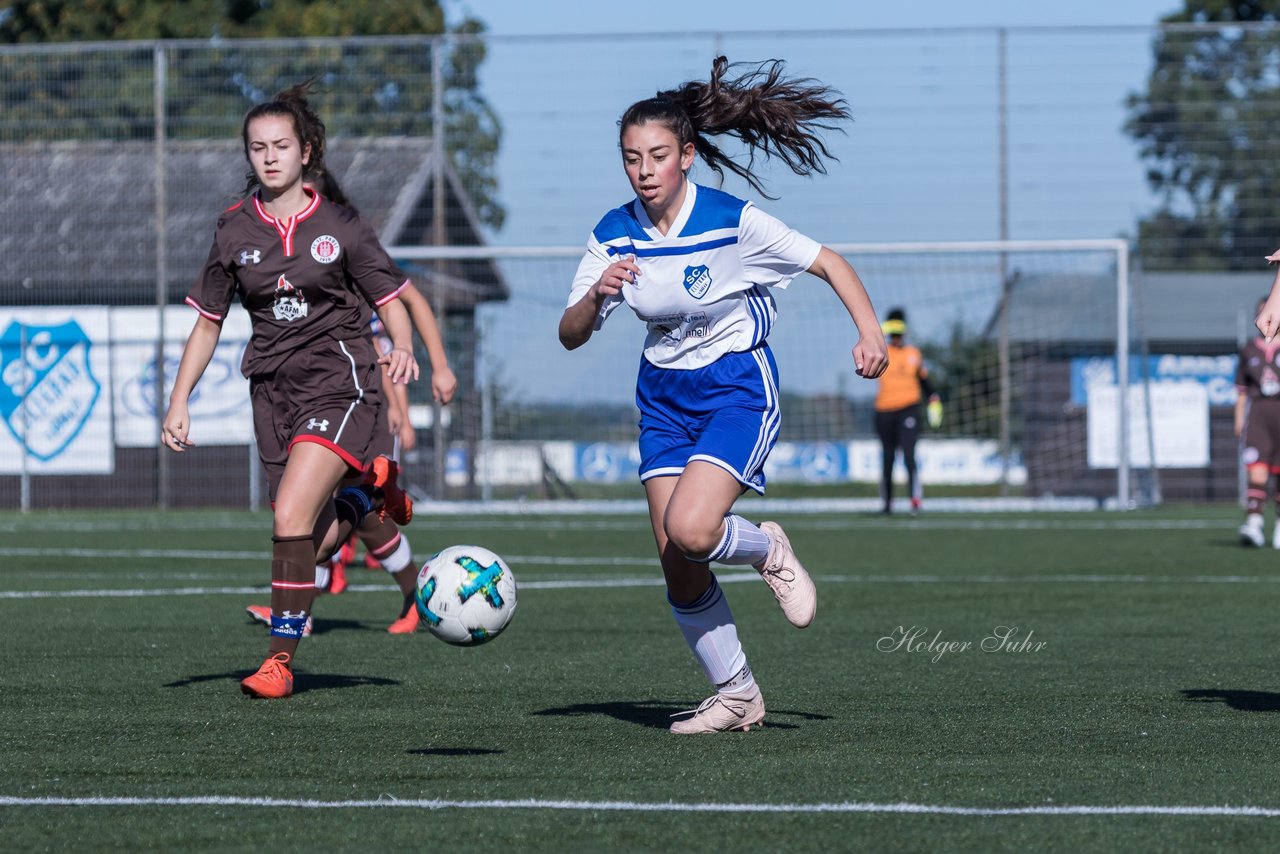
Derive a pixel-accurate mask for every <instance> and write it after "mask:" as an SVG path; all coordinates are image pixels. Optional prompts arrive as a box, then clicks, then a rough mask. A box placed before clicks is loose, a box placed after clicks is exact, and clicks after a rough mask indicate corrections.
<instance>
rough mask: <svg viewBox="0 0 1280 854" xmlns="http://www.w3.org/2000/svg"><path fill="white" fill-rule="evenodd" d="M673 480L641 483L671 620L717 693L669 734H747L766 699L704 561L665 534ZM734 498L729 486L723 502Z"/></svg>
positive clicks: (726, 604)
mask: <svg viewBox="0 0 1280 854" xmlns="http://www.w3.org/2000/svg"><path fill="white" fill-rule="evenodd" d="M676 481H677V479H676V478H674V477H660V478H653V479H650V480H647V481H646V482H645V491H646V493H647V495H648V497H649V512H650V519H651V521H652V523H653V532H654V538H655V540H656V542H657V546H658V552H659V555H660V556H661V560H662V571H663V575H664V576H665V578H666V581H667V601H668V603H669V604H670V605H671V612H672V615H673V616H674V617H675V620H676V624H677V625H678V626H679V627H680V632H681V634H683V635H684V638H685V642H686V643H687V644H688V645H689V649H690V651H691V652H692V653H693V656H694V658H695V659H696V660H697V661H698V664H699V665H701V667H702V669H703V672H704V673H705V674H706V675H707V679H708V681H710V682H711V684H712V685H714V686H715V689H716V691H715V693H714V694H713V695H712V696H710V697H708V698H707V699H706V700H704V701H703V702H702V704H701V705H699V706H698V708H697V709H694V710H692V712H691V716H690V717H689V718H687V719H685V720H680V721H677V722H675V723H674V724H672V725H671V731H672V732H673V733H678V734H691V733H707V732H723V731H725V730H743V731H746V730H749V729H750V728H751V727H752V726H753V725H759V724H760V723H761V721H763V719H764V698H763V697H762V696H761V694H760V689H759V687H758V686H757V685H756V682H755V678H754V677H753V676H752V674H751V667H750V666H749V665H748V664H747V657H746V653H745V652H744V651H743V649H742V644H741V642H740V641H739V640H738V628H737V624H736V623H735V622H734V619H733V613H732V612H731V611H730V609H729V602H728V600H727V599H726V598H725V596H724V592H723V591H722V590H721V589H720V585H719V584H718V583H717V582H716V578H715V575H714V574H712V572H711V570H710V567H709V566H708V565H707V564H706V562H705V561H695V560H691V559H690V558H689V557H687V556H686V555H685V554H683V551H682V549H681V547H680V546H679V545H678V544H676V543H674V542H673V541H672V540H671V539H670V537H669V536H668V535H667V532H666V524H667V523H666V521H665V520H666V519H668V518H669V516H668V512H667V511H668V502H669V500H670V498H671V494H672V492H673V490H674V489H675V486H676ZM736 496H737V487H736V486H733V487H731V491H730V494H729V495H728V496H727V497H726V498H727V500H728V502H729V503H732V500H733V499H734V498H736ZM682 530H684V529H682ZM708 541H710V538H709V537H703V538H702V542H704V543H705V542H708ZM686 545H688V544H686ZM694 547H695V548H697V547H698V546H697V545H695V546H694Z"/></svg>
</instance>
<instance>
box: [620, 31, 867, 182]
mask: <svg viewBox="0 0 1280 854" xmlns="http://www.w3.org/2000/svg"><path fill="white" fill-rule="evenodd" d="M743 68H745V70H743V71H742V73H740V74H738V75H737V76H735V77H732V78H727V77H726V75H727V74H728V73H729V72H730V71H732V70H737V69H743ZM782 72H783V62H782V60H779V59H770V60H766V61H764V62H759V63H733V64H730V63H729V60H728V59H726V58H725V57H723V56H717V57H716V58H715V60H714V61H713V62H712V64H711V78H710V79H709V80H706V81H689V82H687V83H682V84H681V85H679V86H677V87H676V88H674V89H667V90H665V91H662V92H659V93H658V94H657V95H655V96H654V97H652V98H648V99H645V100H643V101H637V102H636V103H634V104H632V105H631V106H630V107H628V108H627V111H626V112H625V113H623V114H622V118H621V119H620V120H619V121H618V126H619V131H618V141H619V144H621V141H622V134H623V133H625V132H626V130H627V128H629V127H632V126H633V125H642V124H645V123H646V122H658V123H660V124H662V125H663V126H664V127H666V128H667V129H668V130H670V131H671V133H672V134H674V135H675V137H676V141H677V142H678V143H679V145H680V147H681V148H684V145H685V143H689V142H691V143H693V147H694V151H696V152H697V154H698V156H699V157H701V158H702V159H703V161H704V162H705V163H706V164H707V165H708V166H709V167H711V171H713V172H715V173H716V174H717V175H719V176H721V177H723V176H724V170H725V169H728V170H729V171H730V172H733V173H734V174H735V175H738V176H740V177H741V178H743V179H745V180H746V182H747V183H748V184H750V185H751V186H752V187H753V188H754V189H755V190H756V191H757V192H758V193H760V194H761V195H763V196H765V197H766V198H772V197H771V196H769V195H768V193H766V192H765V191H764V187H763V186H762V185H761V182H760V179H759V178H758V177H757V176H756V175H755V171H754V167H755V159H756V154H757V153H760V154H763V155H764V156H765V158H766V159H768V158H771V157H776V158H778V159H780V160H782V161H783V162H784V163H786V164H787V166H788V167H790V169H791V171H792V172H794V173H796V174H797V175H812V174H813V173H815V172H818V173H825V172H826V171H827V170H826V166H825V165H824V163H823V161H824V160H834V159H836V158H834V157H833V156H832V155H831V152H830V151H828V150H827V146H826V144H825V143H824V142H823V141H822V137H821V136H819V134H818V131H824V130H840V128H839V126H838V124H837V122H840V121H845V120H847V119H849V118H850V116H849V109H848V104H847V103H846V102H845V100H844V99H843V98H842V97H840V93H839V92H836V91H835V90H833V89H830V88H828V87H827V86H824V85H822V84H821V83H819V82H818V81H816V80H813V79H812V78H808V77H805V78H796V79H787V78H785V77H783V76H782ZM720 135H725V136H732V137H736V138H737V139H739V140H741V141H742V142H743V143H744V144H745V145H746V146H747V150H748V160H747V163H746V165H745V166H744V165H742V164H740V163H737V162H736V161H734V160H733V159H732V158H730V157H729V156H728V155H726V154H725V153H724V152H723V151H721V150H720V148H719V146H717V145H715V143H713V142H711V141H710V140H709V139H708V137H711V136H720Z"/></svg>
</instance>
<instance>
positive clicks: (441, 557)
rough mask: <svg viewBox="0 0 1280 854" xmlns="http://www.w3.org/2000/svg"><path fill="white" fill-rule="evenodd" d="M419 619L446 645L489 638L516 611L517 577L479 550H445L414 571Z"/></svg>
mask: <svg viewBox="0 0 1280 854" xmlns="http://www.w3.org/2000/svg"><path fill="white" fill-rule="evenodd" d="M415 598H416V600H417V605H418V616H420V617H421V618H422V622H423V625H425V626H426V627H427V631H429V632H431V634H433V635H435V636H436V637H438V638H440V640H442V641H444V642H445V643H451V644H454V645H455V646H474V645H476V644H482V643H487V642H488V641H491V640H493V639H494V638H496V637H497V636H498V635H499V634H501V632H502V630H503V629H505V628H506V627H507V625H508V624H509V623H510V622H511V618H512V617H513V616H515V613H516V578H515V576H514V575H512V573H511V568H510V567H508V566H507V563H506V561H504V560H503V559H502V558H501V557H499V556H498V555H496V554H495V553H493V552H491V551H490V550H489V549H486V548H484V547H483V546H449V547H448V548H447V549H444V550H442V551H441V552H440V553H438V554H436V555H433V556H432V557H430V558H428V560H427V562H426V563H425V564H423V566H422V570H421V571H420V572H419V573H418V591H417V595H416V597H415Z"/></svg>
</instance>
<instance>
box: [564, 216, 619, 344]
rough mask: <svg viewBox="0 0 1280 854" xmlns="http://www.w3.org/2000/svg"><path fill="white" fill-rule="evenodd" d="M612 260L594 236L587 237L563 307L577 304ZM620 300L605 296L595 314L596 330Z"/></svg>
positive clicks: (617, 297)
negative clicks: (584, 252) (585, 247)
mask: <svg viewBox="0 0 1280 854" xmlns="http://www.w3.org/2000/svg"><path fill="white" fill-rule="evenodd" d="M613 260H614V259H611V258H610V257H609V254H608V252H606V251H605V248H604V247H603V246H601V245H600V243H599V241H597V240H596V239H595V237H591V238H590V239H588V240H587V252H586V254H585V255H583V256H582V260H581V261H579V262H578V272H576V273H574V274H573V287H572V289H571V290H570V291H569V302H568V303H567V304H566V305H565V308H571V307H573V306H575V305H577V304H578V303H579V302H580V301H581V300H582V298H583V297H585V296H586V295H587V291H589V290H591V286H592V285H594V284H595V283H596V282H598V281H600V274H601V273H603V272H604V270H605V268H606V267H608V266H609V265H610V264H612V263H613ZM621 302H622V298H621V297H619V296H611V297H606V298H605V300H604V302H603V303H601V304H600V311H599V313H598V314H596V322H595V324H594V328H595V329H597V330H598V329H599V328H600V327H601V326H603V325H604V321H605V318H606V317H608V316H609V315H610V314H611V313H612V312H613V310H614V309H615V308H617V307H618V304H619V303H621Z"/></svg>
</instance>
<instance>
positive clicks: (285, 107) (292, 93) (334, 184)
mask: <svg viewBox="0 0 1280 854" xmlns="http://www.w3.org/2000/svg"><path fill="white" fill-rule="evenodd" d="M314 83H315V78H314V77H313V78H311V79H310V80H307V81H305V82H302V83H299V84H297V85H295V86H290V87H289V88H288V89H285V90H284V91H282V92H278V93H276V95H275V96H274V97H273V98H272V99H271V100H270V101H265V102H263V103H261V104H257V105H255V106H254V107H252V108H251V109H250V110H249V112H247V113H245V116H244V124H243V125H242V126H241V128H240V138H241V141H242V142H243V143H244V157H245V159H246V160H248V159H249V123H250V122H252V121H253V120H254V119H256V118H260V117H261V116H284V117H286V118H288V119H289V120H290V121H292V122H293V129H294V132H295V133H297V135H298V141H299V143H301V145H302V146H303V147H304V148H305V147H306V146H308V145H310V146H311V157H310V159H309V160H308V162H307V164H306V165H305V166H304V167H303V172H302V180H303V181H305V182H306V183H307V185H308V186H310V187H311V188H312V189H314V190H315V191H316V192H318V193H319V194H320V195H322V196H324V197H325V198H326V199H329V200H330V201H332V202H336V203H337V204H340V205H350V204H351V203H350V202H349V201H348V200H347V196H346V194H345V193H344V192H342V187H341V186H339V184H338V179H337V178H335V177H334V176H333V174H332V173H331V172H330V171H329V169H328V167H327V166H326V165H325V162H324V155H325V127H324V122H323V121H321V120H320V116H318V115H317V114H316V112H315V110H313V109H312V108H311V104H310V103H309V102H308V101H307V96H308V95H309V94H310V93H311V86H312V84H314ZM257 187H258V176H257V174H256V173H255V172H254V171H253V169H250V170H249V174H248V175H247V176H246V180H245V187H244V195H246V196H248V195H250V194H251V193H253V192H254V190H256V189H257Z"/></svg>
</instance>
